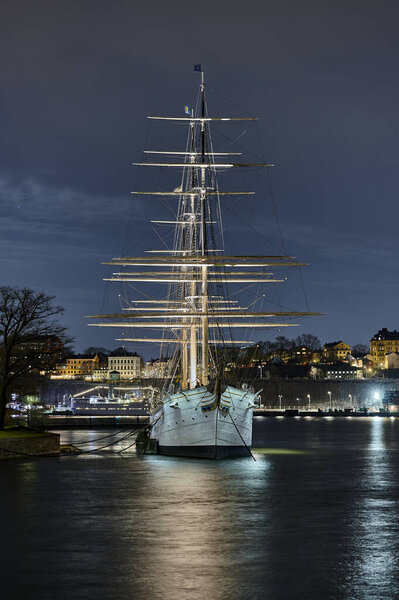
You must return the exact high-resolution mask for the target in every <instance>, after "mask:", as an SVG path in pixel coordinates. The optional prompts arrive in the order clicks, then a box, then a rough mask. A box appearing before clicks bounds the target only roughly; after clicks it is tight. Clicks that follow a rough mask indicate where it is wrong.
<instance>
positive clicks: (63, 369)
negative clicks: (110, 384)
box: [53, 354, 100, 379]
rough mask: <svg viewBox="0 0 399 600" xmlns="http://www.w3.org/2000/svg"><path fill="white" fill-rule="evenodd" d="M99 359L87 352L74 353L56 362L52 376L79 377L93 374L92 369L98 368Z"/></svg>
mask: <svg viewBox="0 0 399 600" xmlns="http://www.w3.org/2000/svg"><path fill="white" fill-rule="evenodd" d="M99 363H100V359H99V357H98V355H97V354H96V355H95V356H91V355H87V354H76V355H75V356H70V357H68V358H66V359H65V361H64V362H62V363H58V364H57V365H56V369H55V376H53V377H54V378H60V379H81V378H84V377H86V376H87V375H93V373H94V371H96V370H97V369H98V368H99Z"/></svg>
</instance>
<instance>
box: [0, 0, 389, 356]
mask: <svg viewBox="0 0 399 600" xmlns="http://www.w3.org/2000/svg"><path fill="white" fill-rule="evenodd" d="M398 18H399V7H398V5H397V3H396V2H393V1H392V2H391V1H387V0H382V1H380V2H369V1H367V0H362V1H353V0H347V1H342V0H338V1H337V0H336V1H334V2H332V1H329V2H326V1H323V0H318V1H317V2H307V1H306V0H304V1H300V2H299V1H298V0H296V1H294V0H280V1H279V2H267V1H264V0H262V1H254V0H249V1H248V2H244V3H243V2H236V1H235V0H231V1H230V2H215V1H212V2H209V1H208V0H205V1H203V2H201V3H187V2H182V1H180V0H179V1H173V0H172V1H167V2H166V1H165V2H159V1H158V2H148V3H146V2H138V1H135V0H130V1H126V2H124V1H121V0H115V1H113V2H104V1H101V0H98V1H95V2H94V1H93V2H87V1H84V0H83V1H82V0H81V1H79V2H77V1H73V0H72V1H71V0H70V1H65V2H62V1H60V0H51V1H42V0H35V1H34V2H33V1H32V0H27V1H23V0H20V1H9V0H3V1H2V3H1V18H0V64H1V71H0V72H1V76H0V118H1V128H0V198H1V203H0V211H1V220H0V261H1V284H2V285H17V286H29V287H32V288H35V289H40V290H44V291H46V292H47V293H49V294H54V295H55V296H56V299H57V302H58V303H59V304H61V305H63V306H64V307H65V309H66V312H65V316H64V319H63V321H64V323H65V324H66V325H67V326H68V327H69V328H70V330H71V333H72V335H74V336H75V338H76V344H75V349H76V350H79V351H81V350H83V349H84V348H85V347H87V346H89V345H101V346H106V347H113V346H116V345H117V342H112V339H113V337H115V336H113V335H111V332H109V331H106V330H99V329H94V328H89V327H87V321H86V320H85V319H84V316H85V315H90V314H95V313H98V312H99V311H100V310H101V308H102V306H104V307H105V308H106V309H107V310H118V302H117V290H116V289H115V290H109V289H108V288H107V286H106V284H105V282H103V281H102V277H106V276H107V267H105V266H103V265H101V262H102V261H107V260H109V259H110V258H112V257H115V256H120V255H121V254H122V252H123V251H124V250H128V251H129V252H130V253H132V254H135V255H140V254H141V253H142V252H143V251H144V250H145V249H146V248H148V249H149V248H159V247H161V246H160V242H159V240H157V236H156V234H155V233H154V232H153V231H152V229H151V227H150V226H149V225H148V218H151V217H152V218H157V217H162V216H165V207H164V206H163V205H161V204H159V203H158V201H154V200H150V199H146V200H143V199H141V200H138V201H137V202H136V204H135V206H134V213H133V223H131V225H133V227H132V228H131V230H129V232H128V237H127V239H126V224H127V221H128V218H129V214H131V204H132V196H131V194H130V192H131V191H132V190H133V189H134V188H135V185H138V184H141V185H142V186H144V185H145V189H154V187H153V186H154V185H156V188H155V189H170V187H169V186H168V185H166V184H165V185H163V182H162V180H161V177H162V174H161V173H160V172H159V171H153V172H152V175H151V176H148V175H147V176H146V177H147V179H141V180H138V175H137V169H136V168H135V167H132V166H131V163H132V162H133V161H135V160H137V159H140V158H141V150H142V149H144V148H145V147H147V149H148V148H149V147H152V148H159V147H160V144H159V143H157V140H158V139H159V138H158V137H157V132H156V129H155V125H151V127H150V130H149V124H148V121H147V119H146V116H147V115H149V114H154V113H155V112H157V113H158V114H162V113H164V114H168V115H177V116H184V113H183V106H184V104H185V103H187V102H191V103H194V102H195V98H196V90H197V85H198V75H197V74H195V73H193V69H192V65H193V64H194V63H202V64H203V65H204V66H205V71H206V81H207V83H208V85H209V88H210V89H209V94H208V104H209V110H210V113H211V114H215V115H217V116H220V115H221V114H222V113H224V116H229V115H232V116H237V115H238V114H240V110H239V109H238V108H237V106H240V107H243V109H245V111H247V113H250V114H255V115H257V116H259V117H260V121H259V132H260V137H261V139H262V144H263V151H264V153H265V157H266V158H267V160H268V161H271V162H273V163H274V164H275V165H276V168H275V169H273V172H272V183H273V190H274V195H275V200H276V205H277V210H278V214H279V217H280V224H281V229H282V232H283V236H284V241H285V244H286V247H287V250H288V252H289V253H290V254H292V255H294V256H297V257H298V258H300V259H301V260H303V261H304V262H307V263H309V265H310V266H309V267H307V268H306V269H305V270H304V271H303V277H304V283H305V288H306V293H307V296H308V299H309V304H310V308H311V310H315V311H319V312H323V313H328V315H327V316H323V317H313V318H309V319H307V321H306V322H305V321H303V322H302V326H301V328H296V330H295V331H294V332H292V331H289V332H288V333H287V335H291V334H292V335H294V334H295V335H298V334H299V333H305V332H312V333H314V334H315V335H318V336H319V337H320V338H321V340H322V342H325V341H333V340H336V339H343V340H345V341H346V342H348V343H350V344H355V343H358V342H367V341H368V340H369V339H370V337H371V336H372V335H373V334H374V333H375V332H376V331H377V330H378V329H380V328H381V327H388V328H398V327H399V321H398V315H397V298H398V295H399V285H398V263H399V250H398V190H399V140H398V124H399V117H398V105H399V103H398V92H399V81H398V63H399V44H398V21H399V19H398ZM227 98H228V99H229V100H231V101H232V102H233V103H235V104H233V103H230V102H229V101H228V100H227ZM241 113H242V111H241ZM232 127H234V129H233V130H231V129H230V130H229V131H228V132H227V135H229V136H230V138H231V139H235V138H237V137H239V136H242V137H241V138H240V143H242V144H243V145H244V146H245V147H246V148H251V149H253V146H252V142H253V141H254V142H255V143H256V144H257V148H255V150H254V151H255V153H256V154H257V156H258V157H259V156H260V155H261V152H262V150H261V148H260V145H259V140H258V139H257V131H256V130H255V131H248V132H245V129H246V126H243V125H242V124H241V125H234V126H232ZM158 131H159V132H160V133H161V138H162V141H163V143H164V144H167V142H168V138H167V137H166V136H167V135H169V139H170V140H173V135H172V132H171V131H170V130H169V133H168V134H166V133H165V132H164V130H163V129H160V130H158ZM146 138H147V144H146ZM223 139H224V140H225V141H224V144H225V147H226V145H227V138H223V137H222V134H220V135H219V134H218V133H217V132H216V133H215V142H216V141H219V142H220V141H222V140H223ZM149 142H151V144H150V143H149ZM179 143H182V142H181V140H179ZM171 145H172V144H169V146H168V147H169V148H171ZM219 148H220V144H219ZM175 149H182V148H177V145H176V147H175ZM221 149H224V148H221ZM245 176H246V177H247V178H248V181H249V174H246V175H245ZM139 177H141V176H139ZM151 177H152V179H151ZM176 177H177V180H176V185H178V183H179V181H178V175H177V174H176ZM254 177H255V187H256V189H257V190H258V189H260V188H261V186H262V182H261V179H260V175H259V173H258V172H256V173H255V174H254ZM164 181H165V182H166V181H167V179H164ZM226 181H227V183H226V185H224V187H225V189H228V187H230V186H232V185H233V184H234V185H235V187H239V186H240V183H241V181H240V180H239V179H237V180H233V179H231V180H226ZM227 184H228V185H227ZM170 185H173V182H172V183H170ZM222 187H223V186H222ZM248 187H249V188H251V185H250V184H248ZM248 202H252V203H253V204H252V206H251V207H249V206H247V205H246V206H245V207H240V205H237V204H235V205H230V206H229V211H228V215H227V217H226V221H225V225H226V229H227V242H228V243H227V247H228V249H230V250H232V251H234V252H241V253H245V252H248V253H255V254H256V253H257V254H262V253H266V254H268V253H270V252H273V248H274V251H277V253H278V246H279V238H278V235H277V231H276V226H275V220H274V216H273V210H272V206H271V203H270V198H269V199H268V198H267V195H265V200H263V199H262V195H261V194H260V196H259V197H258V198H257V199H256V200H251V201H248ZM157 203H158V204H157ZM237 214H238V215H241V216H242V217H243V218H244V219H245V221H246V223H247V224H249V226H250V227H249V228H248V227H247V226H246V224H244V223H243V222H242V220H240V218H238V217H236V215H237ZM254 228H256V229H257V230H258V231H259V234H257V233H255V231H254ZM266 238H267V239H266ZM238 239H239V240H240V244H238V241H237V240H238ZM108 287H109V286H108ZM106 290H107V291H106ZM287 290H289V292H288V291H285V292H282V294H283V298H282V301H283V302H284V303H285V304H286V305H289V306H290V307H291V308H293V309H297V310H304V309H305V310H306V306H305V303H304V298H303V294H302V289H301V285H300V281H299V278H298V274H297V273H295V274H293V279H292V281H291V283H290V284H288V287H287ZM105 292H106V294H105ZM114 333H116V332H115V331H114ZM283 333H286V332H283ZM257 335H258V337H259V338H263V339H270V338H271V337H272V334H270V333H265V334H264V335H263V334H262V333H261V332H259V334H257ZM135 349H137V350H138V351H139V352H142V353H143V352H144V353H145V354H147V355H148V353H149V354H152V355H156V353H157V350H156V349H154V350H151V351H148V350H146V349H145V347H143V346H140V347H136V348H135Z"/></svg>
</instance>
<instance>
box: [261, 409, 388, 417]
mask: <svg viewBox="0 0 399 600" xmlns="http://www.w3.org/2000/svg"><path fill="white" fill-rule="evenodd" d="M254 416H257V417H399V412H392V411H388V410H383V409H380V410H369V409H367V408H355V409H352V408H332V409H321V408H319V409H309V408H308V407H306V408H305V407H301V408H298V407H289V408H282V409H280V408H276V407H272V406H267V407H262V408H255V409H254Z"/></svg>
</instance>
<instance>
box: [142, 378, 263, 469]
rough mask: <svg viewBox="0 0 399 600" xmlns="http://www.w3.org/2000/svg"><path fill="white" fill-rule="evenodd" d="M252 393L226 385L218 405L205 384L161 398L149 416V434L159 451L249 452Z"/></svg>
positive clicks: (206, 454) (178, 453) (187, 453)
mask: <svg viewBox="0 0 399 600" xmlns="http://www.w3.org/2000/svg"><path fill="white" fill-rule="evenodd" d="M254 400H255V395H254V394H253V393H251V392H249V391H244V390H239V389H237V388H233V387H228V388H227V389H226V390H225V392H223V394H222V396H221V398H220V402H219V406H217V402H216V398H215V395H214V394H211V393H210V392H209V391H208V390H207V389H206V388H205V387H199V388H196V389H193V390H187V391H185V392H178V393H176V394H172V395H170V396H166V397H165V398H164V399H163V405H162V407H161V408H159V409H158V410H157V411H156V412H155V413H154V415H153V416H152V423H153V427H152V430H151V438H153V439H155V440H156V442H157V447H158V451H159V453H160V454H167V455H173V456H201V457H205V458H226V457H228V456H240V455H244V456H248V455H249V452H250V448H251V445H252V415H253V407H254Z"/></svg>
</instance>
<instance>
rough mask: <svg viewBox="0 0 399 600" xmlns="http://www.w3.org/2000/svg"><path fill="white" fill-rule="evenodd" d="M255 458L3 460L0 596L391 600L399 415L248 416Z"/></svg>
mask: <svg viewBox="0 0 399 600" xmlns="http://www.w3.org/2000/svg"><path fill="white" fill-rule="evenodd" d="M105 434H106V432H103V431H102V430H100V431H99V430H96V431H64V432H62V438H63V440H64V441H72V442H74V443H76V444H77V445H79V443H80V442H82V441H86V440H88V439H90V438H96V437H100V436H102V435H105ZM106 441H107V440H105V442H106ZM128 442H129V440H126V441H125V442H122V443H121V445H120V446H119V447H116V449H120V448H123V447H125V446H126V445H127V443H128ZM102 444H104V442H102ZM102 444H101V443H100V442H96V443H95V444H94V447H96V446H98V445H102ZM254 446H256V447H257V448H255V451H254V454H255V457H256V462H254V461H253V460H252V459H251V458H248V459H246V458H244V459H234V460H228V461H221V462H213V461H210V460H203V459H202V460H200V459H199V460H196V459H177V458H167V457H159V456H146V457H137V456H136V455H135V453H134V452H130V451H129V452H127V453H126V454H122V455H118V454H116V452H115V449H114V450H113V451H110V450H103V451H101V453H98V454H86V455H81V456H78V457H74V456H71V457H63V458H41V459H21V460H9V461H2V462H1V464H0V475H1V479H0V482H1V494H0V507H1V512H0V531H1V552H2V558H1V563H0V570H1V573H0V579H1V584H0V589H1V590H2V594H1V598H2V599H3V600H36V599H37V600H47V599H52V600H53V599H54V600H65V599H68V600H69V599H74V600H81V599H82V600H83V599H85V600H111V599H112V600H128V599H129V600H141V599H153V598H154V599H161V598H162V599H165V600H183V599H195V600H196V599H197V598H198V599H200V598H201V599H204V600H208V599H209V600H211V599H212V600H219V599H220V600H221V599H223V600H228V599H233V600H241V599H258V598H259V599H262V600H263V599H270V600H280V599H281V600H283V599H284V600H285V599H287V600H305V599H306V600H314V599H324V598H326V599H327V598H328V599H330V598H331V599H341V598H342V599H347V600H357V599H359V600H360V599H362V600H363V599H367V600H368V599H379V600H383V599H384V600H385V599H386V600H393V599H395V598H399V516H398V515H399V419H389V418H379V417H375V418H368V417H365V418H360V419H350V418H329V419H318V418H306V419H305V418H301V419H299V418H298V419H297V418H282V419H272V418H264V417H257V418H256V419H255V425H254ZM85 447H86V448H88V447H90V445H89V446H87V445H86V446H85ZM132 450H133V449H132Z"/></svg>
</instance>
